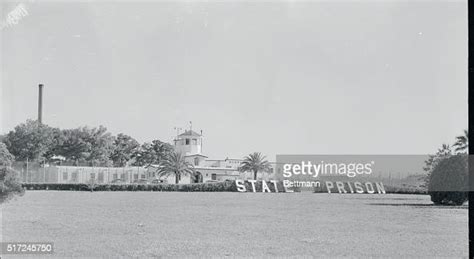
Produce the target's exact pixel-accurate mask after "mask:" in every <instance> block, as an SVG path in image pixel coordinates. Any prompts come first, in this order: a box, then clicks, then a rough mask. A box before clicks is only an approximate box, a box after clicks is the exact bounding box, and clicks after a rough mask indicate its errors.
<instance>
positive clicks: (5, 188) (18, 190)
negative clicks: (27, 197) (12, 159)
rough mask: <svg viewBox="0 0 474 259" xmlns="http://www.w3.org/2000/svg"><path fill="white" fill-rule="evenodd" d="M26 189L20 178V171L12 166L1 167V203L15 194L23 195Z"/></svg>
mask: <svg viewBox="0 0 474 259" xmlns="http://www.w3.org/2000/svg"><path fill="white" fill-rule="evenodd" d="M24 192H25V191H24V190H23V188H22V186H21V184H20V181H19V179H18V173H17V172H16V171H15V170H13V169H11V168H6V167H4V168H0V203H2V202H5V201H8V200H9V199H11V198H12V197H13V196H15V195H19V196H21V195H23V194H24Z"/></svg>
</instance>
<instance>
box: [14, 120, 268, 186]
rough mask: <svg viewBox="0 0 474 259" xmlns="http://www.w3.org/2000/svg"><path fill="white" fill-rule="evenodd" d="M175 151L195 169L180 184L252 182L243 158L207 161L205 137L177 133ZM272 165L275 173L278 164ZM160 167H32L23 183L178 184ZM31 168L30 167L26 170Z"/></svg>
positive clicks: (262, 175) (24, 174)
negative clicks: (241, 168)
mask: <svg viewBox="0 0 474 259" xmlns="http://www.w3.org/2000/svg"><path fill="white" fill-rule="evenodd" d="M173 142H174V148H175V151H176V152H180V153H181V154H183V155H184V156H185V160H186V161H187V162H189V163H190V164H192V165H193V166H194V171H195V173H194V175H192V176H190V175H185V176H183V177H182V178H181V180H180V183H202V182H208V181H225V180H236V179H243V180H246V179H253V173H252V172H248V173H240V172H239V170H238V168H239V166H240V164H241V162H242V159H231V158H226V159H222V160H215V159H208V157H207V156H206V155H204V154H202V143H203V136H202V134H198V133H196V132H194V131H193V130H191V129H189V130H186V131H185V132H184V133H182V134H178V135H177V136H176V138H175V139H174V140H173ZM271 164H272V171H273V168H275V164H274V163H271ZM158 167H159V166H158V165H152V166H150V167H147V168H144V167H120V168H117V167H78V166H48V167H42V168H35V169H33V168H31V167H30V170H28V169H27V170H23V169H24V167H21V168H19V169H20V172H21V179H22V181H23V182H48V183H88V182H90V181H91V180H94V181H95V182H97V183H113V182H124V183H134V182H140V181H143V180H153V179H160V180H163V181H164V182H167V183H175V176H174V175H169V176H161V177H160V176H159V175H158ZM26 168H28V167H26ZM272 173H273V172H269V173H265V174H259V178H262V179H265V180H268V179H269V178H271V175H272Z"/></svg>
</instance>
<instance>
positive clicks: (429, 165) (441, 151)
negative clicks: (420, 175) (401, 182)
mask: <svg viewBox="0 0 474 259" xmlns="http://www.w3.org/2000/svg"><path fill="white" fill-rule="evenodd" d="M452 154H453V151H452V150H451V147H450V146H449V145H448V144H443V145H442V146H441V148H438V151H437V152H436V154H434V155H429V157H428V160H426V161H425V167H424V168H423V169H424V170H425V171H426V172H428V174H429V173H430V172H431V171H432V170H433V168H434V167H435V166H436V165H437V164H438V163H439V161H441V160H443V159H444V158H446V157H449V156H451V155H452Z"/></svg>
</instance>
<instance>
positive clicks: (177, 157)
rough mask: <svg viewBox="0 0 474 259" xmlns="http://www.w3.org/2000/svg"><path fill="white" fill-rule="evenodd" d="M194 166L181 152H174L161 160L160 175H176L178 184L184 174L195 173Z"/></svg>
mask: <svg viewBox="0 0 474 259" xmlns="http://www.w3.org/2000/svg"><path fill="white" fill-rule="evenodd" d="M193 173H194V167H193V165H192V164H191V163H189V162H187V161H186V160H185V158H184V156H183V155H182V154H181V153H177V152H172V153H170V154H168V155H167V157H166V159H164V160H163V161H161V163H160V164H159V168H158V175H160V176H167V175H174V176H175V183H176V184H178V183H179V181H180V180H181V177H182V176H183V175H187V174H189V175H193Z"/></svg>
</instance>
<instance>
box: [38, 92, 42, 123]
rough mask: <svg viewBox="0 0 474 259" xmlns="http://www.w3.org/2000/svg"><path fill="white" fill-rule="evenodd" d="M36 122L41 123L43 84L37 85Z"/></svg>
mask: <svg viewBox="0 0 474 259" xmlns="http://www.w3.org/2000/svg"><path fill="white" fill-rule="evenodd" d="M38 123H39V124H42V123H43V84H40V85H39V86H38Z"/></svg>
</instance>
